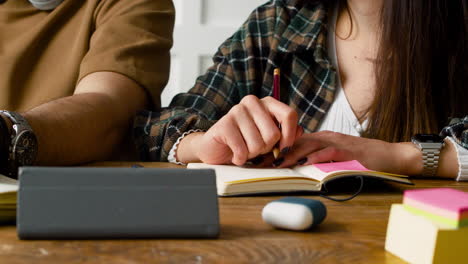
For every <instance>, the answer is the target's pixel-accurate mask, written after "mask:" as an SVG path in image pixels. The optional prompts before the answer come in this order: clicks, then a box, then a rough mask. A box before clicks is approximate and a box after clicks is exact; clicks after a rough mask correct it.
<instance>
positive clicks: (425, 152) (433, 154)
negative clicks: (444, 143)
mask: <svg viewBox="0 0 468 264" xmlns="http://www.w3.org/2000/svg"><path fill="white" fill-rule="evenodd" d="M421 152H422V158H423V173H422V175H423V176H426V177H433V176H435V175H436V172H437V168H438V167H439V156H440V149H424V148H421Z"/></svg>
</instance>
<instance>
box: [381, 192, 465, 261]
mask: <svg viewBox="0 0 468 264" xmlns="http://www.w3.org/2000/svg"><path fill="white" fill-rule="evenodd" d="M385 249H386V250H387V251H389V252H391V253H392V254H394V255H396V256H398V257H400V258H402V259H403V260H406V261H408V262H410V263H468V193H466V192H462V191H458V190H455V189H451V188H434V189H419V190H408V191H405V193H404V198H403V204H393V205H392V209H391V211H390V219H389V222H388V227H387V238H386V241H385Z"/></svg>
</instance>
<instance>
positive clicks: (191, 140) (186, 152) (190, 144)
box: [175, 132, 205, 163]
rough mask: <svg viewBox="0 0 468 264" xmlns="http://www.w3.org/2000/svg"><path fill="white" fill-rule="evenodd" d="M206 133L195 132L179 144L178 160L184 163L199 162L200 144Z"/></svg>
mask: <svg viewBox="0 0 468 264" xmlns="http://www.w3.org/2000/svg"><path fill="white" fill-rule="evenodd" d="M204 134H205V132H194V133H191V134H189V135H187V136H185V137H184V138H183V139H182V140H181V141H180V143H179V146H178V147H177V151H176V154H175V156H176V159H177V160H178V161H180V162H182V163H190V162H199V161H200V155H199V150H200V148H199V146H200V144H199V142H200V140H201V138H202V137H203V135H204Z"/></svg>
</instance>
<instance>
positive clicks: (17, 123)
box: [0, 110, 38, 178]
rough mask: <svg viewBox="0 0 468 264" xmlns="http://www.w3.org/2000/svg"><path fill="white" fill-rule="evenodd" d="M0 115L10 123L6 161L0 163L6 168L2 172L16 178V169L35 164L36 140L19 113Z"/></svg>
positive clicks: (3, 111) (3, 113)
mask: <svg viewBox="0 0 468 264" xmlns="http://www.w3.org/2000/svg"><path fill="white" fill-rule="evenodd" d="M0 114H2V115H3V116H5V117H7V118H8V119H9V120H10V121H11V123H12V128H11V130H10V131H11V134H10V139H9V145H8V155H7V161H6V163H5V162H3V161H2V163H3V164H4V166H6V168H2V170H3V171H4V173H6V174H7V176H10V177H15V178H16V176H17V173H18V167H20V166H28V165H33V164H34V163H35V162H36V157H37V151H38V144H37V138H36V135H35V134H34V131H33V130H32V128H31V126H30V125H29V123H28V121H26V119H25V118H24V117H23V116H22V115H20V114H19V113H16V112H12V111H6V110H1V111H0Z"/></svg>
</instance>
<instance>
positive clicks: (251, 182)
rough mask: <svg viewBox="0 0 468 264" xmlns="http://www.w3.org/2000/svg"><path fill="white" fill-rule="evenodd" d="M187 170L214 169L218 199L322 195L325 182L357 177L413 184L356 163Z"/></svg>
mask: <svg viewBox="0 0 468 264" xmlns="http://www.w3.org/2000/svg"><path fill="white" fill-rule="evenodd" d="M187 168H189V169H206V168H212V169H214V170H215V171H216V185H217V189H218V195H220V196H230V195H243V194H256V193H271V192H292V191H315V192H317V191H321V190H322V186H323V184H324V183H326V182H328V181H331V180H335V179H338V178H342V177H350V176H357V175H361V176H365V177H371V178H377V179H382V180H388V181H394V182H398V183H403V184H412V182H411V181H410V180H409V179H408V176H404V175H398V174H390V173H385V172H379V171H371V170H368V169H367V168H365V167H364V166H363V165H361V163H359V162H358V161H356V160H352V161H345V162H331V163H319V164H314V165H308V166H296V167H293V168H289V169H276V168H244V167H237V166H230V165H209V164H204V163H190V164H188V166H187Z"/></svg>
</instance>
